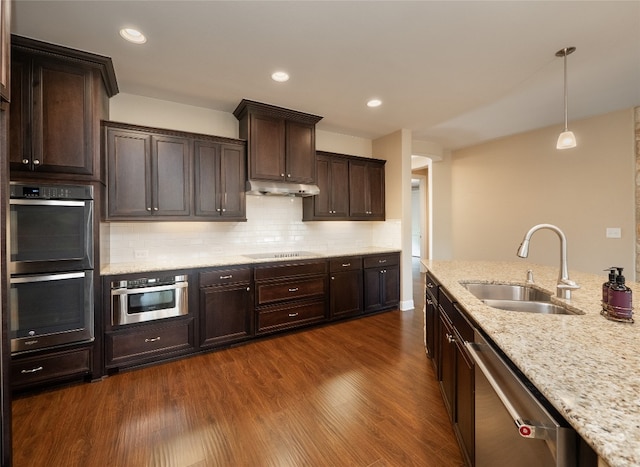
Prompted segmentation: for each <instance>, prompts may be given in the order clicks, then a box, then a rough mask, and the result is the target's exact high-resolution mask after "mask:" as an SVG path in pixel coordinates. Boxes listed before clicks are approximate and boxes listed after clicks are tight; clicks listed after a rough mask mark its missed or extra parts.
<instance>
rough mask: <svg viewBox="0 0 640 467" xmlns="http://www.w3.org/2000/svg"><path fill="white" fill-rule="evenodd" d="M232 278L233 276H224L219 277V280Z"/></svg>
mask: <svg viewBox="0 0 640 467" xmlns="http://www.w3.org/2000/svg"><path fill="white" fill-rule="evenodd" d="M232 277H233V274H229V275H226V276H220V279H231V278H232Z"/></svg>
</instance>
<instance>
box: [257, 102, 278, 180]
mask: <svg viewBox="0 0 640 467" xmlns="http://www.w3.org/2000/svg"><path fill="white" fill-rule="evenodd" d="M249 118H250V134H249V176H250V178H252V179H258V180H276V181H283V180H284V176H285V166H284V160H285V122H284V120H283V119H281V118H275V117H268V116H264V115H256V114H251V115H250V116H249Z"/></svg>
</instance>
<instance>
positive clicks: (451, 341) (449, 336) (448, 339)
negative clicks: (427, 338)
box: [445, 333, 456, 344]
mask: <svg viewBox="0 0 640 467" xmlns="http://www.w3.org/2000/svg"><path fill="white" fill-rule="evenodd" d="M445 336H446V338H447V341H448V342H449V344H453V343H454V342H455V341H456V338H455V337H453V336H452V335H451V334H449V333H447V334H445Z"/></svg>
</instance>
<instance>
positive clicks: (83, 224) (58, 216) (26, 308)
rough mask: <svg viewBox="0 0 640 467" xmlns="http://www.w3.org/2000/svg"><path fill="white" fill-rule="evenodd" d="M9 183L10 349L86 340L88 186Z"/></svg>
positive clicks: (89, 316) (90, 330) (89, 328)
mask: <svg viewBox="0 0 640 467" xmlns="http://www.w3.org/2000/svg"><path fill="white" fill-rule="evenodd" d="M10 189H11V199H10V219H9V226H10V229H9V242H10V247H9V251H10V255H11V260H10V273H11V290H10V316H9V332H10V339H11V352H12V353H13V354H16V353H22V352H28V351H32V350H39V349H43V348H48V347H55V346H60V345H65V344H71V343H75V342H85V341H92V340H93V339H94V323H93V307H94V303H93V296H94V294H93V287H94V284H93V268H94V264H93V263H94V258H93V235H94V232H93V216H94V205H93V203H94V201H93V187H92V186H90V185H37V184H25V183H13V182H12V183H11V186H10Z"/></svg>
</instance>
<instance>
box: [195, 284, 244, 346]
mask: <svg viewBox="0 0 640 467" xmlns="http://www.w3.org/2000/svg"><path fill="white" fill-rule="evenodd" d="M200 309H201V324H200V326H201V328H200V329H201V330H200V344H201V346H203V347H209V346H215V345H218V344H224V343H229V342H236V341H239V340H243V339H247V338H249V337H251V336H252V335H253V320H252V317H253V309H252V306H251V292H250V289H249V286H248V285H247V284H240V285H232V286H226V287H209V288H202V289H200Z"/></svg>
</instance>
